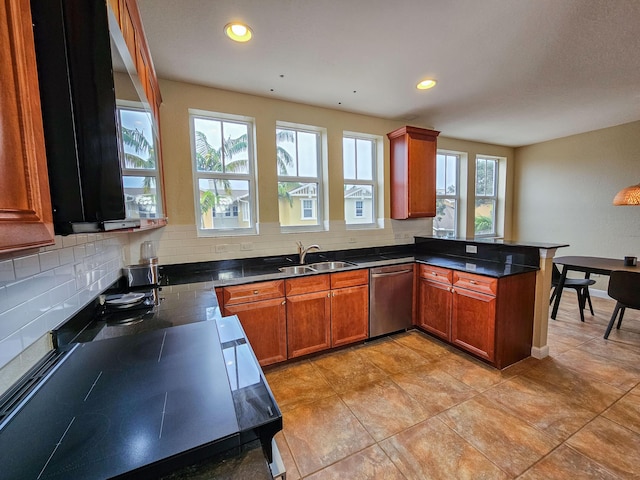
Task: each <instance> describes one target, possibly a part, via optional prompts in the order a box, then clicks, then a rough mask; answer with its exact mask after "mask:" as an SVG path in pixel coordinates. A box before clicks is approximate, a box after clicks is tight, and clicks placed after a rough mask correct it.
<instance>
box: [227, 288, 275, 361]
mask: <svg viewBox="0 0 640 480" xmlns="http://www.w3.org/2000/svg"><path fill="white" fill-rule="evenodd" d="M216 294H218V295H219V294H220V290H219V289H216ZM222 297H223V301H224V304H222V303H221V305H222V315H223V316H227V315H237V316H238V319H239V320H240V323H241V324H242V328H243V329H244V333H245V334H246V335H247V339H248V340H249V343H250V344H251V348H252V349H253V352H254V353H255V355H256V357H257V359H258V361H259V362H260V365H262V366H265V365H271V364H273V363H277V362H283V361H285V360H286V359H287V313H286V312H287V310H286V302H285V297H284V282H283V281H282V280H278V281H273V282H259V283H253V284H248V285H237V286H232V287H225V288H223V289H222ZM218 298H219V299H220V296H218ZM218 301H219V302H220V300H218Z"/></svg>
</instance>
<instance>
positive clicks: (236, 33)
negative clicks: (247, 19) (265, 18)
mask: <svg viewBox="0 0 640 480" xmlns="http://www.w3.org/2000/svg"><path fill="white" fill-rule="evenodd" d="M224 34H225V35H226V36H227V37H229V38H230V39H231V40H233V41H235V42H248V41H249V40H251V37H252V36H253V32H252V31H251V29H250V28H249V27H248V26H247V25H245V24H244V23H240V22H233V23H228V24H227V25H225V27H224Z"/></svg>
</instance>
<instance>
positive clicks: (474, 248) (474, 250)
mask: <svg viewBox="0 0 640 480" xmlns="http://www.w3.org/2000/svg"><path fill="white" fill-rule="evenodd" d="M465 252H467V253H478V246H477V245H466V246H465Z"/></svg>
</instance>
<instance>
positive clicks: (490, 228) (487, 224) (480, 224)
mask: <svg viewBox="0 0 640 480" xmlns="http://www.w3.org/2000/svg"><path fill="white" fill-rule="evenodd" d="M497 199H498V159H497V158H490V157H477V158H476V206H475V234H476V236H487V235H495V234H496V203H497Z"/></svg>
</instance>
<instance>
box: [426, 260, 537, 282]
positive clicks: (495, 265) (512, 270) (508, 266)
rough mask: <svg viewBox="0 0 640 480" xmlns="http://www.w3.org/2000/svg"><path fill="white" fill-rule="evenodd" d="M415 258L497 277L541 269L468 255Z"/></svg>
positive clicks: (431, 263)
mask: <svg viewBox="0 0 640 480" xmlns="http://www.w3.org/2000/svg"><path fill="white" fill-rule="evenodd" d="M415 258H416V261H417V262H418V263H425V264H428V265H433V266H435V267H442V268H449V269H451V270H459V271H462V272H469V273H476V274H478V275H485V276H487V277H495V278H500V277H507V276H509V275H519V274H521V273H528V272H535V271H537V270H539V268H538V267H530V266H526V265H515V264H512V263H501V262H492V261H488V260H476V259H470V258H466V257H454V256H445V255H420V254H416V257H415Z"/></svg>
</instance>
